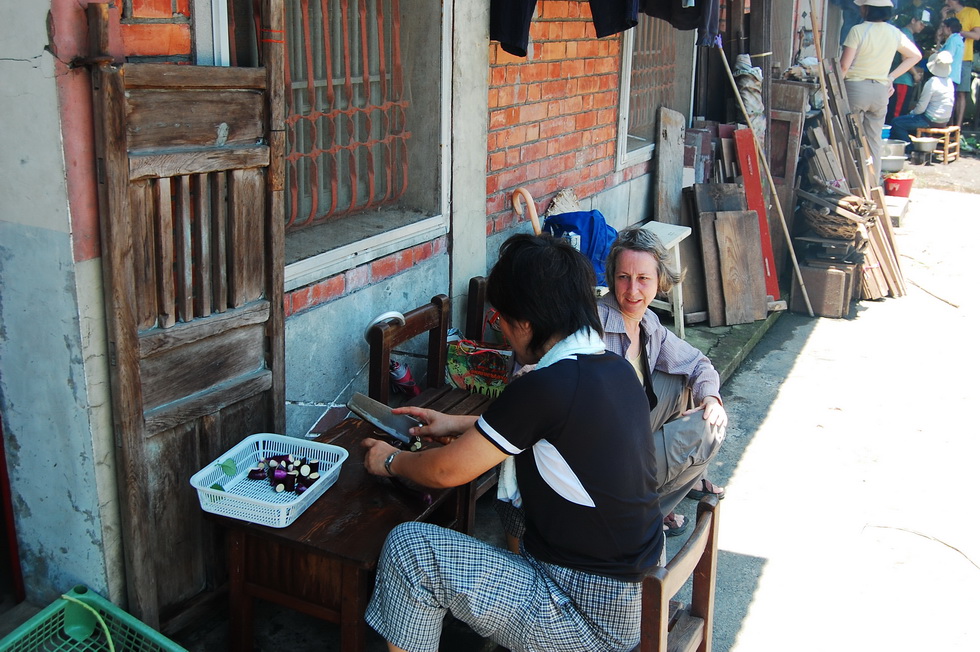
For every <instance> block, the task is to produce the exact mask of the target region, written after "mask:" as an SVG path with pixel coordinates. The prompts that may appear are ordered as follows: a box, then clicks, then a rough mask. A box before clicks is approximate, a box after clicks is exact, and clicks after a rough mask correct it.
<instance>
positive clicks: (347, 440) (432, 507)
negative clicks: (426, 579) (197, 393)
mask: <svg viewBox="0 0 980 652" xmlns="http://www.w3.org/2000/svg"><path fill="white" fill-rule="evenodd" d="M411 403H412V404H416V405H422V406H424V407H429V408H432V409H435V410H439V411H440V412H447V413H450V414H479V413H481V412H482V411H483V410H484V409H485V408H486V406H487V405H488V404H489V403H490V399H489V398H487V397H485V396H482V395H480V394H473V393H470V392H467V391H465V390H460V389H455V388H452V387H448V386H446V387H441V388H436V389H428V390H425V391H424V392H423V393H422V394H421V395H419V396H418V397H416V398H415V399H413V400H412V401H411ZM365 437H377V438H379V439H385V440H388V441H391V439H390V437H388V435H385V434H384V433H382V432H381V431H380V430H378V429H377V428H375V427H374V426H372V425H370V424H369V423H367V422H365V421H362V420H360V419H357V418H348V419H345V420H344V421H341V422H340V423H339V424H337V425H336V426H333V427H332V428H330V429H329V430H328V431H326V432H325V433H323V434H322V435H320V436H319V437H317V439H316V441H318V442H321V443H327V444H333V445H334V446H341V447H343V448H345V449H346V450H347V452H348V453H349V457H348V458H347V460H345V461H344V464H343V467H342V468H341V470H340V476H339V478H338V479H337V482H336V483H335V484H334V485H333V486H332V487H330V488H329V489H328V490H327V491H326V492H325V493H324V494H323V495H322V496H320V497H319V498H318V499H317V500H316V501H315V502H314V503H313V504H312V505H310V507H309V508H307V510H306V511H305V512H304V513H303V514H302V515H300V517H299V518H298V519H296V521H295V522H294V523H293V524H291V525H289V526H288V527H285V528H272V527H267V526H263V525H257V524H254V523H249V522H246V521H240V520H235V519H229V518H225V517H216V518H218V519H219V520H220V521H221V524H222V525H223V526H225V527H229V528H239V529H244V530H247V531H248V532H249V533H250V534H258V535H260V536H263V537H267V538H270V539H274V540H276V541H278V542H280V543H283V544H286V545H294V546H299V547H302V548H308V549H311V550H313V551H316V552H317V553H320V554H327V555H332V556H336V557H338V558H342V559H344V560H346V561H348V562H351V563H354V564H357V565H360V566H363V567H365V568H370V567H373V566H374V564H376V563H377V560H378V557H379V555H380V554H381V546H382V545H383V543H384V540H385V537H387V535H388V532H390V531H391V529H392V528H394V527H395V526H396V525H398V524H399V523H404V522H407V521H417V520H426V521H427V520H432V519H431V518H430V517H431V516H432V515H433V513H434V512H435V511H436V510H439V509H446V508H448V503H449V502H451V501H452V499H453V498H454V496H455V492H456V489H445V490H434V489H425V488H421V487H417V488H415V489H414V490H413V489H409V488H408V486H407V485H406V484H404V483H403V481H400V480H395V481H393V480H392V479H389V478H381V477H378V476H373V475H371V474H369V473H368V472H367V471H366V470H365V469H364V448H363V447H362V446H361V441H362V440H363V439H364V438H365ZM423 494H425V495H426V497H424V496H423Z"/></svg>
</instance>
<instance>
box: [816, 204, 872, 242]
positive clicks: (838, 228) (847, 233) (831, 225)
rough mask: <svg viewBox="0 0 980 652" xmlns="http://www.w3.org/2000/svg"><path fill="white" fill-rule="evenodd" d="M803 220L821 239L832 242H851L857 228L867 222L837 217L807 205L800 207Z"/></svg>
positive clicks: (861, 219) (862, 219)
mask: <svg viewBox="0 0 980 652" xmlns="http://www.w3.org/2000/svg"><path fill="white" fill-rule="evenodd" d="M800 208H801V210H802V212H803V218H804V219H805V220H806V223H807V226H809V227H810V228H811V229H813V232H814V233H816V234H817V235H818V236H820V237H822V238H831V239H833V240H853V239H854V236H856V235H857V232H858V227H859V226H860V225H861V224H864V223H865V222H866V221H867V220H865V219H864V218H860V219H858V220H855V219H853V218H850V217H845V216H843V215H838V214H837V213H835V212H832V211H831V210H830V209H829V208H826V207H823V206H821V207H814V206H812V205H810V204H808V203H804V204H802V205H801V207H800Z"/></svg>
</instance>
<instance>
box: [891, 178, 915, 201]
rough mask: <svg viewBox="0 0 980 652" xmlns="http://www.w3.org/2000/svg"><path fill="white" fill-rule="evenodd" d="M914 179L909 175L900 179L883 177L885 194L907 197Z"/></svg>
mask: <svg viewBox="0 0 980 652" xmlns="http://www.w3.org/2000/svg"><path fill="white" fill-rule="evenodd" d="M913 181H915V179H913V178H911V177H909V178H907V179H901V178H896V177H886V178H885V194H886V195H891V196H892V197H908V196H909V194H911V192H912V182H913Z"/></svg>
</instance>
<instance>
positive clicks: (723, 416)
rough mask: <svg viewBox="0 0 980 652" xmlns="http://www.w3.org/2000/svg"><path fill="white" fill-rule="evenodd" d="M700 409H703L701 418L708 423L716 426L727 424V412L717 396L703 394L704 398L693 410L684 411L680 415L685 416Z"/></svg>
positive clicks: (723, 426) (722, 426)
mask: <svg viewBox="0 0 980 652" xmlns="http://www.w3.org/2000/svg"><path fill="white" fill-rule="evenodd" d="M700 411H704V415H703V418H704V420H705V421H707V422H708V424H709V425H712V426H716V427H718V428H725V427H727V426H728V413H727V412H725V407H724V406H723V405H722V404H721V401H719V400H718V397H717V396H705V397H704V400H703V401H701V405H699V406H698V407H696V408H694V409H693V410H688V411H687V412H684V413H683V415H682V416H685V417H686V416H687V415H689V414H694V413H695V412H700Z"/></svg>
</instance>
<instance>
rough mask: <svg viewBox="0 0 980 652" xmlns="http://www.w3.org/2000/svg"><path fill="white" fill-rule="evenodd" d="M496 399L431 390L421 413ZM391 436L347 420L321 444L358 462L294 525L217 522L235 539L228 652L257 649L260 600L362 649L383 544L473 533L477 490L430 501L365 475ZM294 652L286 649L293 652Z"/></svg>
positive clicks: (434, 495)
mask: <svg viewBox="0 0 980 652" xmlns="http://www.w3.org/2000/svg"><path fill="white" fill-rule="evenodd" d="M489 402H490V399H488V398H486V397H484V396H481V395H478V394H471V393H470V392H467V391H464V390H459V389H453V388H449V387H442V388H438V389H428V390H426V391H424V392H423V393H422V394H421V395H420V396H418V397H417V398H416V399H413V401H412V403H413V404H418V405H423V406H425V407H431V408H433V409H436V410H439V411H442V412H448V413H450V414H479V413H481V412H482V411H483V410H484V409H485V408H486V406H487V405H488V404H489ZM368 436H371V437H381V438H384V437H385V436H384V435H382V434H381V433H380V431H378V430H377V429H375V428H374V427H373V426H371V425H370V424H368V423H366V422H364V421H361V420H360V419H356V418H351V419H345V420H344V421H342V422H341V423H339V424H337V425H336V426H334V427H333V428H330V429H329V430H328V431H327V432H325V433H323V434H322V435H321V436H320V437H318V438H317V439H316V441H319V442H322V443H329V444H333V445H335V446H342V447H343V448H346V449H347V451H348V452H349V453H350V456H349V457H348V458H347V460H346V461H345V462H344V465H343V467H342V468H341V472H340V477H339V478H338V480H337V482H336V484H334V486H332V487H330V489H328V490H327V492H326V493H325V494H324V495H322V496H320V498H319V499H317V501H316V502H314V503H313V504H312V505H311V506H310V507H309V508H308V509H307V510H306V512H304V513H303V514H302V515H301V516H300V517H299V518H298V519H297V520H296V522H295V523H293V524H292V525H290V526H289V527H286V528H270V527H266V526H262V525H256V524H253V523H248V522H245V521H239V520H235V519H229V518H225V517H220V516H214V518H216V519H218V520H219V521H220V523H221V525H222V526H224V527H225V528H226V529H227V531H228V571H229V576H230V577H229V593H230V609H231V614H230V623H229V625H230V638H229V650H232V651H234V652H241V651H246V650H251V649H252V619H253V600H254V599H255V598H259V599H262V600H269V601H270V602H274V603H277V604H280V605H283V606H286V607H289V608H291V609H296V610H297V611H301V612H303V613H306V614H310V615H312V616H315V617H317V618H322V619H324V620H327V621H330V622H334V623H339V624H340V639H341V649H342V650H344V651H345V652H348V651H350V652H358V651H360V650H363V649H364V646H365V641H366V625H365V623H364V609H365V607H366V606H367V602H368V599H369V594H370V591H371V589H372V587H373V583H374V572H375V568H376V566H377V562H378V556H379V555H380V553H381V546H382V544H383V543H384V540H385V537H387V535H388V533H389V532H390V531H391V529H392V528H393V527H395V526H396V525H398V524H399V523H404V522H407V521H426V522H431V523H436V524H438V525H443V526H445V527H452V528H455V529H460V530H463V529H466V524H467V523H471V522H472V518H473V517H472V513H470V512H471V510H472V506H473V502H474V501H473V500H472V499H471V497H472V492H473V491H474V483H476V482H477V481H474V483H471V484H470V485H467V486H464V487H460V488H457V489H448V490H441V491H438V490H427V491H428V493H429V496H431V500H429V501H427V500H424V499H423V498H422V496H421V495H420V494H419V493H416V492H412V491H409V490H407V489H406V488H399V487H398V486H396V485H395V484H394V483H393V482H392V481H391V480H389V479H386V478H379V477H377V476H372V475H370V474H368V473H367V472H366V471H365V469H364V449H363V448H362V447H361V445H360V442H361V440H362V439H364V438H365V437H368ZM287 647H288V645H287Z"/></svg>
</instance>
